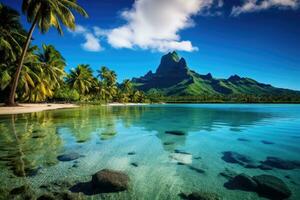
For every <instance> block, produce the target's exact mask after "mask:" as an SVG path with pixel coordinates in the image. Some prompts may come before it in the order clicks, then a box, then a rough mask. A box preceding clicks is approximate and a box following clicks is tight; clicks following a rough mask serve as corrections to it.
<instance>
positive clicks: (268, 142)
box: [261, 140, 274, 144]
mask: <svg viewBox="0 0 300 200" xmlns="http://www.w3.org/2000/svg"><path fill="white" fill-rule="evenodd" d="M261 142H262V143H263V144H274V142H270V141H267V140H262V141H261Z"/></svg>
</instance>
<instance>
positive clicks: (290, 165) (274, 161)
mask: <svg viewBox="0 0 300 200" xmlns="http://www.w3.org/2000/svg"><path fill="white" fill-rule="evenodd" d="M261 163H262V165H266V166H270V167H273V168H278V169H285V170H291V169H297V168H300V162H299V161H289V160H283V159H281V158H277V157H272V156H269V157H267V159H266V160H265V161H262V162H261Z"/></svg>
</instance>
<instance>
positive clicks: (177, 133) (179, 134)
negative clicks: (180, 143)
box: [165, 130, 185, 136]
mask: <svg viewBox="0 0 300 200" xmlns="http://www.w3.org/2000/svg"><path fill="white" fill-rule="evenodd" d="M165 133H166V134H170V135H178V136H182V135H185V132H183V131H176V130H172V131H165Z"/></svg>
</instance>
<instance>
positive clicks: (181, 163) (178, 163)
mask: <svg viewBox="0 0 300 200" xmlns="http://www.w3.org/2000/svg"><path fill="white" fill-rule="evenodd" d="M177 165H186V163H183V162H177Z"/></svg>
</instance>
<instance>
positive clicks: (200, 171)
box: [189, 166, 205, 174]
mask: <svg viewBox="0 0 300 200" xmlns="http://www.w3.org/2000/svg"><path fill="white" fill-rule="evenodd" d="M189 168H190V169H191V170H193V171H195V172H197V173H199V174H204V173H205V171H204V170H203V169H200V168H197V167H194V166H189Z"/></svg>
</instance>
